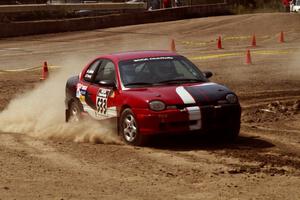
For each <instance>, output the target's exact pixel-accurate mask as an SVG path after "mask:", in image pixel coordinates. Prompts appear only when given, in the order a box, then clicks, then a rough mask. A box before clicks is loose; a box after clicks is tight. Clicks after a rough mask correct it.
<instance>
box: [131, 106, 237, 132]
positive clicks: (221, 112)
mask: <svg viewBox="0 0 300 200" xmlns="http://www.w3.org/2000/svg"><path fill="white" fill-rule="evenodd" d="M133 112H134V113H135V115H136V118H137V121H138V125H139V131H140V133H141V134H144V135H152V134H167V133H186V132H190V131H199V132H206V131H210V130H214V129H227V128H231V127H234V126H236V125H239V124H240V120H241V107H240V105H239V104H234V105H229V104H228V105H222V106H200V107H199V106H193V107H186V108H184V109H169V110H164V111H160V112H155V111H151V110H149V109H133Z"/></svg>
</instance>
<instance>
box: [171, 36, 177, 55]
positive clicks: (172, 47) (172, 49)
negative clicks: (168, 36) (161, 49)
mask: <svg viewBox="0 0 300 200" xmlns="http://www.w3.org/2000/svg"><path fill="white" fill-rule="evenodd" d="M170 48H171V51H173V52H176V46H175V40H174V39H172V40H171V44H170Z"/></svg>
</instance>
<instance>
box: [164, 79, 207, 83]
mask: <svg viewBox="0 0 300 200" xmlns="http://www.w3.org/2000/svg"><path fill="white" fill-rule="evenodd" d="M177 82H179V83H181V82H188V83H198V82H205V80H201V79H190V78H181V79H170V80H165V81H160V82H159V83H177Z"/></svg>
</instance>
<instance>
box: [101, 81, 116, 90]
mask: <svg viewBox="0 0 300 200" xmlns="http://www.w3.org/2000/svg"><path fill="white" fill-rule="evenodd" d="M99 85H101V86H105V87H112V88H114V89H115V88H117V86H116V83H115V81H113V80H103V81H99Z"/></svg>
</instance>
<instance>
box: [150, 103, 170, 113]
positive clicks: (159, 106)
mask: <svg viewBox="0 0 300 200" xmlns="http://www.w3.org/2000/svg"><path fill="white" fill-rule="evenodd" d="M149 107H150V109H151V110H154V111H161V110H164V109H165V108H166V104H165V103H164V102H162V101H151V102H150V103H149Z"/></svg>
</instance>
